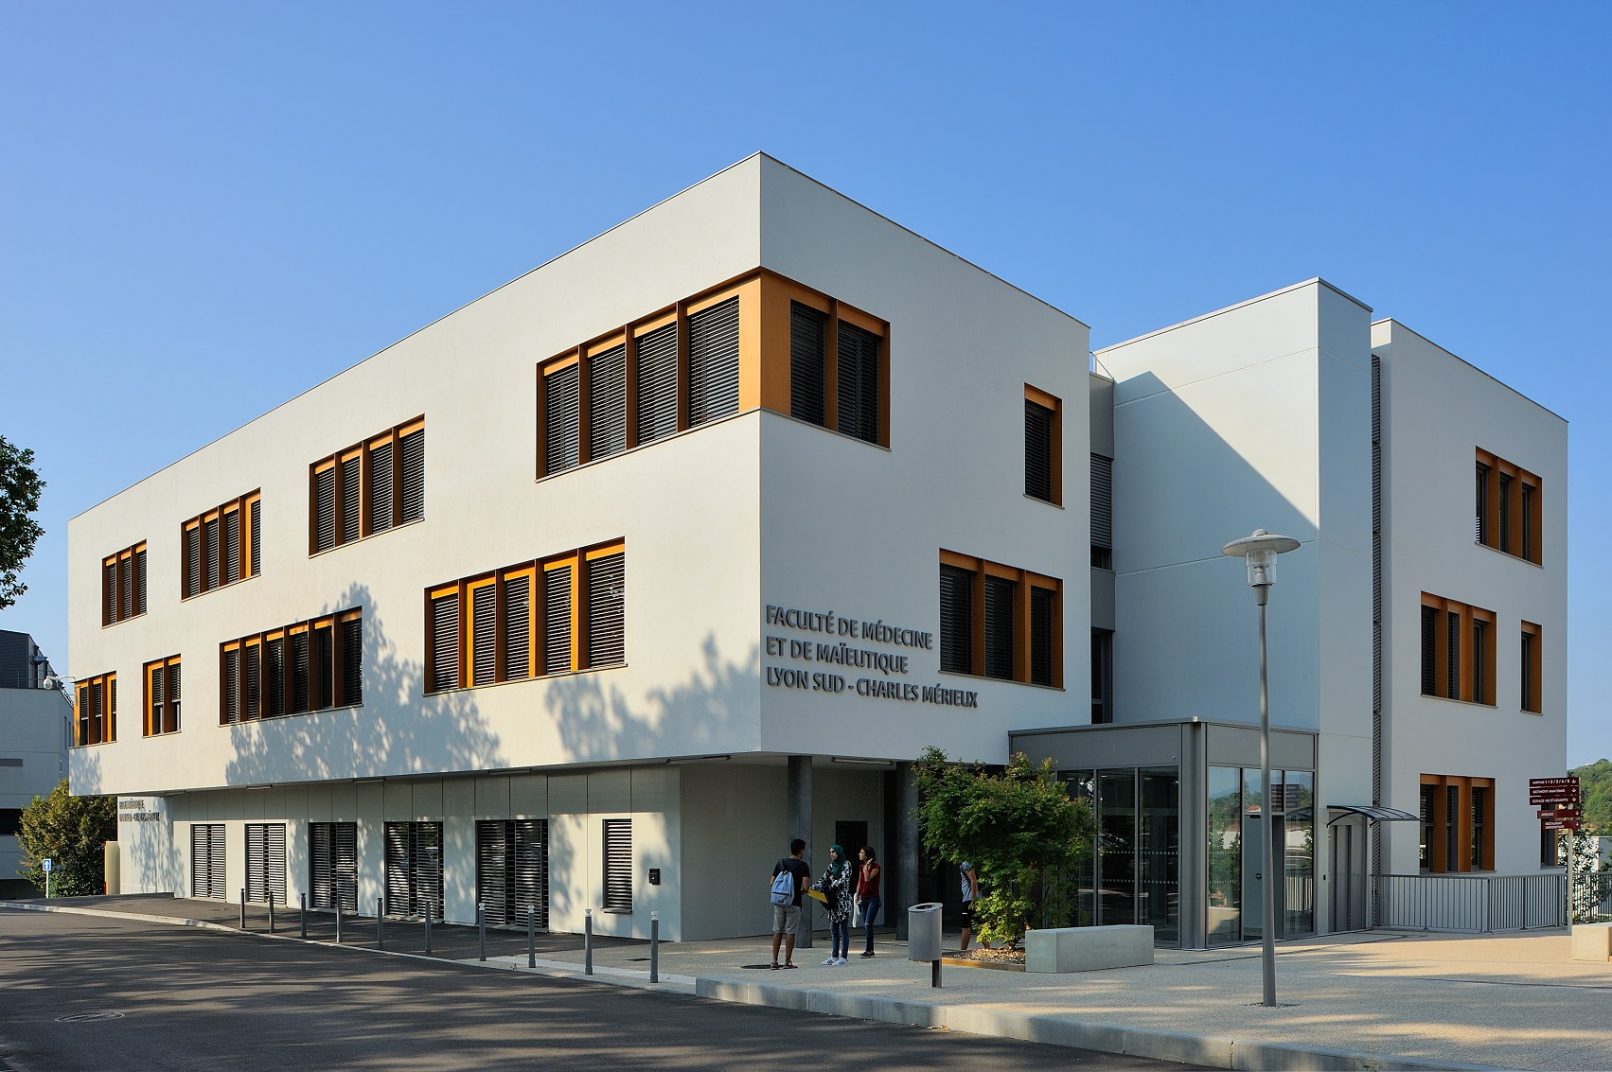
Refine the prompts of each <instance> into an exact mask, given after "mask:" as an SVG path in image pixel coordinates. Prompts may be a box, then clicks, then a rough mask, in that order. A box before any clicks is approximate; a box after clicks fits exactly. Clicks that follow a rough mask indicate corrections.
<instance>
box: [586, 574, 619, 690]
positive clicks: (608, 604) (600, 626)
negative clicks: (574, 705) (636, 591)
mask: <svg viewBox="0 0 1612 1072" xmlns="http://www.w3.org/2000/svg"><path fill="white" fill-rule="evenodd" d="M587 578H588V665H589V666H611V665H614V664H616V663H620V662H625V661H626V658H627V643H626V624H627V621H626V607H627V556H626V555H625V554H613V555H604V556H603V557H600V558H595V559H590V560H589V561H588V574H587Z"/></svg>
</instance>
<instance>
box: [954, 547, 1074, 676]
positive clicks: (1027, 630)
mask: <svg viewBox="0 0 1612 1072" xmlns="http://www.w3.org/2000/svg"><path fill="white" fill-rule="evenodd" d="M940 564H941V565H943V566H953V567H956V568H958V569H963V570H967V571H969V572H970V573H972V574H973V584H972V585H971V592H970V600H969V602H970V606H971V611H972V619H971V622H970V626H971V628H970V637H969V662H970V664H971V666H972V670H971V671H970V674H971V676H973V677H984V676H985V578H986V577H998V578H1001V579H1002V580H1007V581H1012V582H1013V583H1014V585H1015V586H1016V591H1015V593H1014V604H1013V677H1012V678H1010V679H993V680H1012V681H1017V682H1019V683H1020V684H1026V685H1028V684H1031V683H1032V682H1031V680H1030V679H1031V676H1032V672H1031V653H1032V644H1033V641H1034V637H1033V635H1032V626H1031V616H1030V603H1031V599H1030V590H1031V589H1032V588H1039V589H1043V590H1045V591H1050V592H1052V593H1053V614H1052V638H1051V639H1052V684H1051V685H1050V686H1043V687H1047V688H1056V689H1061V688H1063V675H1064V658H1063V609H1064V608H1063V581H1061V580H1060V579H1058V578H1057V577H1052V576H1049V575H1047V574H1044V573H1035V572H1033V571H1031V570H1026V569H1020V568H1018V567H1016V566H1006V565H1003V564H1002V563H1000V562H992V561H990V560H989V559H984V558H979V557H977V556H974V555H965V554H960V553H958V552H956V551H948V550H946V549H944V548H942V549H941V551H940Z"/></svg>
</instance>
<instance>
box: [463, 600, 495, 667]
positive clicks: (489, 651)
mask: <svg viewBox="0 0 1612 1072" xmlns="http://www.w3.org/2000/svg"><path fill="white" fill-rule="evenodd" d="M497 609H498V593H497V591H496V590H495V587H494V586H493V585H490V584H485V585H482V586H481V587H480V588H477V589H476V590H475V591H474V592H473V593H472V594H471V597H470V637H471V665H470V683H471V684H472V685H490V684H492V683H493V679H494V675H495V673H496V671H497V667H498V649H497V648H496V647H494V642H493V632H494V622H495V621H496V615H497Z"/></svg>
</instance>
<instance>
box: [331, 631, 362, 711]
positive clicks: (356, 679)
mask: <svg viewBox="0 0 1612 1072" xmlns="http://www.w3.org/2000/svg"><path fill="white" fill-rule="evenodd" d="M336 628H338V629H340V630H341V704H342V706H343V707H356V706H357V705H359V704H361V703H363V702H364V619H363V618H362V617H359V618H349V619H348V620H347V621H344V622H342V623H341V624H340V625H338V626H337V627H336Z"/></svg>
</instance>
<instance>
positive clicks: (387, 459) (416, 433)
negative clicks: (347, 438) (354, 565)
mask: <svg viewBox="0 0 1612 1072" xmlns="http://www.w3.org/2000/svg"><path fill="white" fill-rule="evenodd" d="M424 519H425V418H424V417H416V418H414V419H413V420H412V421H405V422H404V423H402V424H399V425H397V426H395V427H393V428H389V429H387V430H386V431H384V432H380V433H378V434H376V435H372V436H370V437H369V438H368V439H366V440H364V442H362V443H355V444H353V445H352V446H350V447H347V448H346V449H345V450H339V451H337V452H336V453H335V454H332V455H330V456H329V457H328V458H321V459H320V460H319V461H316V462H314V463H313V464H312V465H310V466H308V553H309V554H310V555H316V554H318V553H319V552H321V551H329V550H331V549H332V548H335V547H341V546H343V545H344V544H349V543H354V542H356V541H358V540H362V539H364V538H365V537H367V536H373V535H375V534H376V533H377V532H386V531H388V530H389V529H394V528H397V527H398V526H399V525H407V524H410V523H411V522H415V521H422V520H424Z"/></svg>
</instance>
